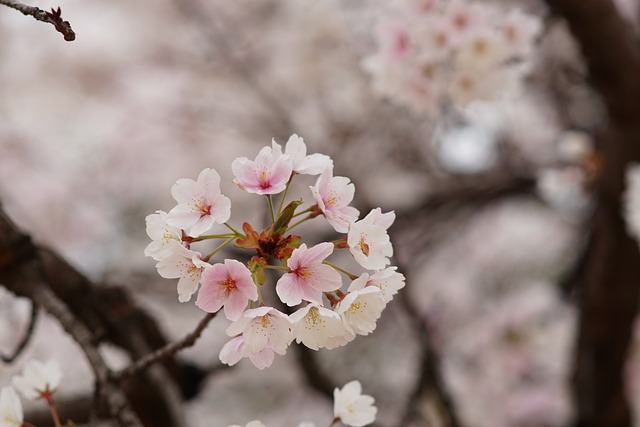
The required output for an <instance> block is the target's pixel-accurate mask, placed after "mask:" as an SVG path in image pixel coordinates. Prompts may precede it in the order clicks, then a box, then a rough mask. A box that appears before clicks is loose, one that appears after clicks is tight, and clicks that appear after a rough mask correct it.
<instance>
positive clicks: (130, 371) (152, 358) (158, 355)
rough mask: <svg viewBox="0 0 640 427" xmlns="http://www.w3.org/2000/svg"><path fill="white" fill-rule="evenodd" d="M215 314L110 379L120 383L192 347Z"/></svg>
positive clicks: (207, 316) (210, 314) (208, 315)
mask: <svg viewBox="0 0 640 427" xmlns="http://www.w3.org/2000/svg"><path fill="white" fill-rule="evenodd" d="M216 314H217V312H216V313H207V315H206V316H205V317H204V318H202V320H200V322H198V325H197V326H196V328H195V329H194V330H193V331H192V332H189V333H188V334H187V335H186V336H185V337H184V338H182V339H181V340H179V341H176V342H173V343H170V344H167V345H166V346H165V347H163V348H160V349H158V350H156V351H154V352H153V353H151V354H148V355H146V356H144V357H142V358H141V359H139V360H137V361H135V362H133V363H132V364H131V365H129V366H128V367H126V368H124V369H122V370H121V371H119V372H115V373H114V374H113V375H112V377H113V378H114V379H115V380H116V381H121V380H124V379H126V378H129V377H132V376H134V375H136V374H138V373H140V372H142V371H144V370H145V369H147V368H149V367H150V366H151V365H153V364H154V363H156V362H158V361H160V360H163V359H166V358H167V357H171V356H173V355H175V354H176V353H177V352H179V351H180V350H183V349H185V348H188V347H191V346H193V345H194V344H195V343H196V341H197V340H198V338H200V335H202V332H203V331H204V330H205V328H206V327H207V325H209V322H211V320H213V318H214V317H216Z"/></svg>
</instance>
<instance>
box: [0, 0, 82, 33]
mask: <svg viewBox="0 0 640 427" xmlns="http://www.w3.org/2000/svg"><path fill="white" fill-rule="evenodd" d="M0 4H3V5H5V6H8V7H10V8H12V9H15V10H17V11H19V12H21V13H22V14H23V15H27V16H33V17H34V18H35V19H36V20H38V21H41V22H46V23H48V24H51V25H53V26H54V27H55V28H56V31H57V32H59V33H61V34H62V35H63V36H64V39H65V40H66V41H68V42H71V41H74V40H75V39H76V33H75V32H74V31H73V29H72V28H71V24H69V21H65V20H63V19H62V10H61V9H60V7H58V8H57V9H51V12H47V11H45V10H42V9H40V8H37V7H35V6H27V5H26V4H23V3H20V2H17V1H15V0H0Z"/></svg>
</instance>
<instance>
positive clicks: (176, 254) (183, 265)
mask: <svg viewBox="0 0 640 427" xmlns="http://www.w3.org/2000/svg"><path fill="white" fill-rule="evenodd" d="M169 248H170V250H171V254H170V255H169V256H167V257H166V258H164V259H163V260H161V261H160V262H158V264H156V268H157V269H158V274H160V276H162V277H164V278H165V279H180V280H178V301H180V302H187V301H189V300H190V299H191V295H193V294H194V293H195V292H196V291H197V290H198V283H199V282H200V277H201V276H202V272H203V271H204V270H205V268H206V267H207V266H209V263H207V262H205V261H203V260H202V259H201V257H202V255H201V254H200V252H196V251H192V250H190V249H187V248H185V247H184V246H182V245H181V244H180V243H177V242H173V243H171V244H170V245H169Z"/></svg>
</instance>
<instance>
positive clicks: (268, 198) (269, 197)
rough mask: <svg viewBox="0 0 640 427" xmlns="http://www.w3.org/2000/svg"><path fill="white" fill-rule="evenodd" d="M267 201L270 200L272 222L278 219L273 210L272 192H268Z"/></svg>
mask: <svg viewBox="0 0 640 427" xmlns="http://www.w3.org/2000/svg"><path fill="white" fill-rule="evenodd" d="M267 201H268V202H269V212H270V213H271V224H273V223H274V222H275V221H276V215H275V213H274V212H273V199H272V198H271V194H267Z"/></svg>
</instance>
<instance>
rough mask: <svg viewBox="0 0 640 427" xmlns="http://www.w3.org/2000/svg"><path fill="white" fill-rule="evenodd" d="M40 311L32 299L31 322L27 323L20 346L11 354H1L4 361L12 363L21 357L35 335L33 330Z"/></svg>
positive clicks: (0, 357) (0, 358)
mask: <svg viewBox="0 0 640 427" xmlns="http://www.w3.org/2000/svg"><path fill="white" fill-rule="evenodd" d="M39 313H40V311H39V310H38V306H37V305H36V304H35V303H34V302H33V301H31V314H30V315H29V324H28V325H27V330H26V331H25V333H24V335H23V336H22V339H21V340H20V342H19V343H18V346H17V347H16V349H15V350H14V351H13V353H11V354H9V355H5V354H0V360H1V361H2V362H3V363H12V362H13V361H14V360H16V359H17V358H18V357H20V355H21V354H22V352H23V351H24V349H25V348H27V345H28V344H29V342H30V341H31V338H32V337H33V331H34V329H35V326H36V322H37V321H38V314H39Z"/></svg>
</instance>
